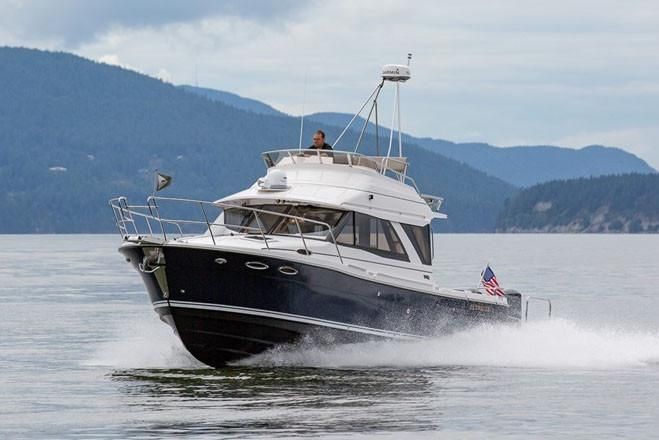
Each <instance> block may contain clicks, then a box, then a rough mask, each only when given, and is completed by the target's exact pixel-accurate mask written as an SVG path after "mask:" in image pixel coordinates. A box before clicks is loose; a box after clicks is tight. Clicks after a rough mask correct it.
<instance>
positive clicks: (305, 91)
mask: <svg viewBox="0 0 659 440" xmlns="http://www.w3.org/2000/svg"><path fill="white" fill-rule="evenodd" d="M306 101H307V74H306V73H305V74H304V92H303V94H302V114H301V115H300V143H299V144H298V147H297V149H298V150H301V149H302V132H303V131H304V104H305V103H306Z"/></svg>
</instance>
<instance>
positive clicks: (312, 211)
mask: <svg viewBox="0 0 659 440" xmlns="http://www.w3.org/2000/svg"><path fill="white" fill-rule="evenodd" d="M287 214H288V215H294V216H296V217H302V218H303V219H309V220H313V221H315V222H323V223H327V224H328V225H329V227H330V228H334V227H335V226H336V225H337V223H339V220H341V217H343V215H344V214H345V212H344V211H337V210H336V209H329V208H319V207H316V206H293V207H292V208H291V210H290V211H289V212H287ZM297 222H298V224H299V225H300V229H298V225H297V224H296V222H295V219H293V218H287V217H282V218H281V221H280V223H279V224H278V225H277V227H276V228H275V230H274V231H273V233H274V234H299V233H300V230H302V233H303V234H304V236H305V237H307V236H309V235H310V236H311V237H312V238H313V237H318V238H323V239H324V238H326V237H327V236H328V235H329V230H328V229H327V227H326V226H325V225H322V224H318V223H313V222H305V221H303V220H299V219H298V221H297Z"/></svg>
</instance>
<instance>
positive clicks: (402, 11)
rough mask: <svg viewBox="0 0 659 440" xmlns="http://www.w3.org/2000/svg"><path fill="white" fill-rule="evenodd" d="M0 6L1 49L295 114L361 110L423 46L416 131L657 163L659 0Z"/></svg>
mask: <svg viewBox="0 0 659 440" xmlns="http://www.w3.org/2000/svg"><path fill="white" fill-rule="evenodd" d="M0 8H1V9H0V10H1V11H2V14H0V45H6V46H24V47H34V48H40V49H48V50H62V51H67V52H72V53H75V54H78V55H81V56H84V57H87V58H90V59H94V60H97V61H102V62H106V63H109V64H117V65H121V66H124V67H127V68H131V69H134V70H137V71H139V72H142V73H145V74H147V75H151V76H154V77H158V78H161V79H163V80H165V81H168V82H172V83H174V84H193V85H194V84H197V85H199V86H203V87H210V88H215V89H219V90H226V91H230V92H233V93H238V94H240V95H243V96H247V97H250V98H254V99H258V100H261V101H264V102H266V103H268V104H270V105H272V106H274V107H275V108H277V109H279V110H282V111H285V112H287V113H290V114H293V115H299V114H301V113H302V112H305V113H311V112H317V111H339V112H348V113H354V112H355V111H356V110H357V109H359V107H360V106H361V103H362V102H363V100H364V99H366V97H367V96H368V95H369V93H370V92H371V90H372V89H373V88H374V87H375V85H376V84H377V82H378V78H379V73H380V69H381V66H382V65H383V64H387V63H405V62H406V58H407V53H409V52H411V53H413V59H412V63H411V68H412V79H411V80H410V81H409V82H408V83H406V84H404V85H403V86H402V88H401V106H402V125H403V130H404V131H406V132H409V133H411V134H413V135H416V136H428V137H434V138H442V139H447V140H451V141H456V142H468V141H482V142H488V143H491V144H494V145H498V146H511V145H560V146H566V147H572V148H579V147H583V146H586V145H591V144H601V145H609V146H618V147H621V148H623V149H625V150H627V151H630V152H632V153H634V154H636V155H638V156H639V157H641V158H643V159H645V160H646V161H647V162H648V163H650V165H652V166H654V167H655V168H657V169H659V2H658V1H656V0H650V1H634V0H629V1H625V2H620V1H611V0H597V1H595V0H568V1H565V0H552V1H551V2H547V1H534V0H525V1H514V0H510V1H497V0H473V1H470V0H463V1H459V2H458V1H443V0H428V1H426V0H415V1H393V0H379V1H371V0H360V1H354V0H332V1H305V2H301V1H288V0H279V1H259V0H242V1H211V0H187V1H180V2H173V1H166V0H141V1H139V0H114V1H105V0H96V1H88V0H58V1H50V0H0ZM388 96H389V95H385V96H383V100H384V99H386V100H387V102H390V98H388ZM387 105H389V104H384V107H383V108H384V109H386V106H387ZM383 113H385V112H384V111H383ZM387 119H388V117H387ZM386 122H388V121H386Z"/></svg>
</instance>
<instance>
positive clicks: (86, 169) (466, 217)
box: [0, 47, 516, 233]
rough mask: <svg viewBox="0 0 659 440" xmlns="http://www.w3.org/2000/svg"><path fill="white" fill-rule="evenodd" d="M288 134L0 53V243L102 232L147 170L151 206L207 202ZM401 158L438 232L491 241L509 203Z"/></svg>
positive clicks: (216, 106) (116, 78) (65, 60)
mask: <svg viewBox="0 0 659 440" xmlns="http://www.w3.org/2000/svg"><path fill="white" fill-rule="evenodd" d="M356 99H357V100H358V98H357V97H356ZM298 124H299V120H298V119H296V118H292V117H288V116H277V115H264V114H259V113H255V112H253V111H244V110H240V109H237V108H235V107H232V106H229V105H226V104H223V103H221V102H217V101H213V100H210V99H207V98H205V97H202V96H198V95H196V94H193V93H190V92H187V91H185V90H183V89H181V88H179V87H175V86H173V85H171V84H167V83H164V82H161V81H159V80H157V79H154V78H150V77H148V76H145V75H141V74H139V73H136V72H133V71H129V70H125V69H122V68H119V67H116V66H109V65H105V64H99V63H96V62H93V61H90V60H87V59H84V58H81V57H78V56H74V55H71V54H67V53H53V52H45V51H39V50H31V49H21V48H7V47H5V48H0V204H1V206H2V209H1V210H0V232H2V233H30V232H109V231H113V230H114V225H113V222H112V220H111V212H110V210H109V208H108V206H107V199H108V198H109V197H112V196H116V195H127V196H128V197H129V198H132V199H134V200H140V201H142V200H143V199H144V197H146V195H148V194H149V193H150V191H151V185H152V183H151V182H152V172H153V170H154V169H155V168H159V169H161V170H163V171H165V172H167V173H168V174H171V175H173V176H174V184H173V185H172V186H171V187H170V188H167V189H166V190H165V191H164V192H163V195H169V196H174V195H177V196H187V197H194V198H203V199H215V198H219V197H221V196H224V195H227V194H229V193H232V192H234V191H237V190H239V189H242V188H244V187H246V186H248V185H249V184H251V183H252V182H253V181H254V180H255V179H256V178H257V177H259V176H261V175H263V174H264V172H265V168H264V166H263V162H262V161H261V159H260V153H261V152H262V151H265V150H270V149H276V148H279V147H286V146H297V143H298V128H299V126H298ZM309 125H311V124H309ZM316 128H322V129H324V130H326V131H327V133H328V135H329V136H330V137H335V136H336V135H337V134H338V133H337V131H338V130H339V129H338V128H336V127H333V126H329V125H325V124H320V123H318V124H314V125H313V126H308V129H307V130H306V133H305V139H310V137H311V132H312V131H313V130H314V129H316ZM355 137H356V136H355V135H354V134H351V135H350V136H349V137H348V138H346V140H345V142H346V143H345V144H344V145H345V146H349V145H351V144H353V145H354V141H355ZM364 144H365V145H367V146H369V145H370V146H371V147H372V145H374V141H373V138H372V137H367V138H366V139H365V141H364ZM371 150H372V148H371ZM364 152H367V153H368V152H369V148H368V147H367V148H366V149H365V150H364ZM405 152H406V155H407V156H408V157H409V160H410V162H411V172H410V174H411V175H412V176H413V177H414V178H415V179H416V180H417V183H418V184H419V186H420V187H421V189H422V190H423V191H424V192H426V193H429V194H437V195H441V196H443V197H445V199H446V203H445V212H446V213H447V214H448V215H449V220H448V221H447V222H444V223H442V224H441V227H440V228H441V230H452V231H491V230H493V228H494V225H495V221H496V216H497V214H498V211H499V210H500V207H501V206H502V204H503V201H504V200H505V199H506V198H507V197H510V196H511V195H512V194H514V192H515V191H516V189H515V188H514V187H513V186H512V185H510V184H508V183H505V182H503V181H501V180H500V179H497V178H494V177H490V176H487V175H485V174H484V173H482V172H480V171H477V170H475V169H473V168H471V167H469V166H467V165H464V164H461V163H459V162H457V161H454V160H451V159H448V158H445V157H443V156H441V155H439V154H436V153H433V152H430V151H429V150H427V149H423V148H420V147H417V146H414V145H410V144H406V145H405Z"/></svg>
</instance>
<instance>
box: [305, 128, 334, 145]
mask: <svg viewBox="0 0 659 440" xmlns="http://www.w3.org/2000/svg"><path fill="white" fill-rule="evenodd" d="M309 148H311V149H314V150H331V149H332V146H331V145H330V144H328V143H326V142H325V132H324V131H323V130H316V132H315V133H314V134H313V144H312V145H311V146H310V147H309Z"/></svg>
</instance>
